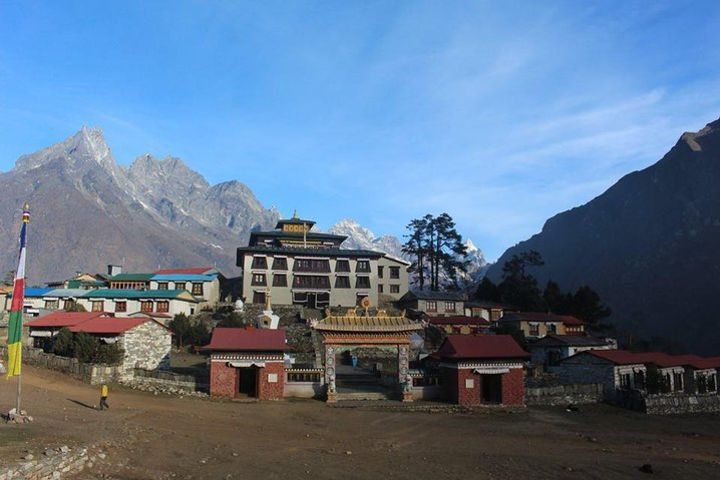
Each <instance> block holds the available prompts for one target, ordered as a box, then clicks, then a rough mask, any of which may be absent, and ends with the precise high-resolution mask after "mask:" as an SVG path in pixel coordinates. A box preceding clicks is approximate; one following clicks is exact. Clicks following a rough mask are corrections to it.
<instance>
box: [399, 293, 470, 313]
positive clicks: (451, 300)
mask: <svg viewBox="0 0 720 480" xmlns="http://www.w3.org/2000/svg"><path fill="white" fill-rule="evenodd" d="M398 306H399V307H400V308H404V309H406V310H408V311H409V313H410V314H411V315H422V314H424V315H427V316H429V317H454V316H458V315H463V314H464V312H465V297H464V296H463V295H461V294H459V293H454V292H432V291H427V292H426V291H410V292H407V293H406V294H405V295H403V297H402V298H401V299H400V300H399V301H398Z"/></svg>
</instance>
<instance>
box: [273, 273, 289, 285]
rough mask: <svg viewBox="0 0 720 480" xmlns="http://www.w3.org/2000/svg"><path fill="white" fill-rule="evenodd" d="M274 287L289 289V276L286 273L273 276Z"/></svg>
mask: <svg viewBox="0 0 720 480" xmlns="http://www.w3.org/2000/svg"><path fill="white" fill-rule="evenodd" d="M273 287H287V275H285V274H284V273H276V274H275V275H273Z"/></svg>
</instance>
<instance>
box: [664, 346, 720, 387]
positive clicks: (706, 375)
mask: <svg viewBox="0 0 720 480" xmlns="http://www.w3.org/2000/svg"><path fill="white" fill-rule="evenodd" d="M673 359H674V362H675V363H677V364H679V365H682V367H683V368H684V369H685V372H684V378H683V385H684V387H685V393H688V394H701V395H702V394H717V392H718V385H717V370H718V368H720V357H710V358H706V357H700V356H698V355H676V356H674V357H673Z"/></svg>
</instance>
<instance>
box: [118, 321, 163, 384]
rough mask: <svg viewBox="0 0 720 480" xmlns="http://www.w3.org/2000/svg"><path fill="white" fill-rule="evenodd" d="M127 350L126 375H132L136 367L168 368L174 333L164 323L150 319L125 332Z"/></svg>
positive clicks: (124, 347)
mask: <svg viewBox="0 0 720 480" xmlns="http://www.w3.org/2000/svg"><path fill="white" fill-rule="evenodd" d="M122 348H123V349H124V350H125V355H124V359H123V369H124V373H123V374H124V376H125V377H132V375H133V371H134V369H135V368H142V369H145V370H155V369H160V370H167V369H168V368H170V349H171V348H172V335H171V333H170V331H169V330H168V329H167V328H165V327H163V326H162V325H160V324H158V323H156V322H154V321H148V322H145V323H143V324H142V325H138V326H137V327H135V328H133V329H131V330H129V331H127V332H125V334H123V336H122Z"/></svg>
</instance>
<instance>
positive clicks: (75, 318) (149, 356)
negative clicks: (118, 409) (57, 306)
mask: <svg viewBox="0 0 720 480" xmlns="http://www.w3.org/2000/svg"><path fill="white" fill-rule="evenodd" d="M27 326H28V329H29V331H30V337H31V338H33V341H34V342H35V346H40V347H42V348H44V349H46V350H48V349H49V348H50V343H51V342H52V338H54V337H55V336H56V335H57V333H58V332H59V331H60V329H62V328H68V329H69V330H70V331H71V332H72V333H80V332H84V333H87V334H88V335H92V336H94V337H97V338H99V339H100V340H101V341H102V342H104V343H108V344H111V343H117V344H118V346H119V347H120V348H122V349H123V360H122V363H121V372H122V373H121V376H122V377H123V378H132V377H133V376H134V369H135V368H142V369H145V370H157V369H165V368H169V366H170V351H171V346H172V333H171V332H170V330H169V329H168V328H167V327H165V326H164V325H162V324H160V323H158V322H156V321H154V320H152V319H149V318H117V317H113V316H112V314H108V313H105V312H54V313H51V314H49V315H46V316H45V317H41V318H38V319H35V320H31V321H29V322H27Z"/></svg>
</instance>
